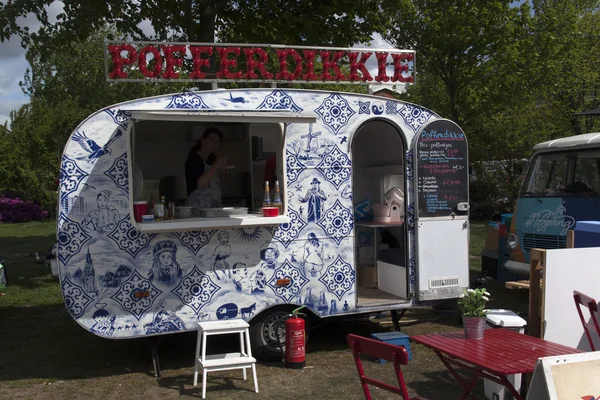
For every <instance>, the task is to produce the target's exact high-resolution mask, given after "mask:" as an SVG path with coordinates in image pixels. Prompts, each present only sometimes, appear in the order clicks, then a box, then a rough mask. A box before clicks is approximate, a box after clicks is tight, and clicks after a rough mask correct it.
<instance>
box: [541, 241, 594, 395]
mask: <svg viewBox="0 0 600 400" xmlns="http://www.w3.org/2000/svg"><path fill="white" fill-rule="evenodd" d="M599 260H600V247H592V248H582V249H561V250H547V251H546V265H545V266H544V305H543V307H544V314H543V315H544V325H542V328H543V329H544V331H543V332H544V335H543V338H544V339H546V340H550V341H552V342H555V343H559V344H562V345H565V346H569V347H573V348H577V349H580V350H583V351H589V350H590V345H589V343H588V340H587V337H586V336H585V332H584V331H583V326H582V324H581V320H580V319H579V315H578V314H577V308H576V307H575V301H574V300H573V290H578V291H580V292H581V293H584V294H586V295H588V296H590V297H592V298H594V299H596V301H600V262H599ZM582 310H583V313H584V316H585V317H589V313H588V311H587V309H586V308H582ZM588 322H590V319H589V318H588ZM592 336H593V337H594V339H595V343H596V348H600V339H598V337H597V336H595V335H593V334H592ZM598 394H600V393H598Z"/></svg>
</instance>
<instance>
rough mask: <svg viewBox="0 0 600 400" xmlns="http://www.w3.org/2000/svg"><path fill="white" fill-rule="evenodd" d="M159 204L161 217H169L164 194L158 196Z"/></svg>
mask: <svg viewBox="0 0 600 400" xmlns="http://www.w3.org/2000/svg"><path fill="white" fill-rule="evenodd" d="M160 204H161V205H162V211H163V219H169V210H168V209H167V200H166V199H165V196H160Z"/></svg>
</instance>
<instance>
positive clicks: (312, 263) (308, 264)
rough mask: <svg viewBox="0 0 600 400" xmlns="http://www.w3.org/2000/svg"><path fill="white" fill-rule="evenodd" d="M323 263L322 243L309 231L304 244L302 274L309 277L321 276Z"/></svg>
mask: <svg viewBox="0 0 600 400" xmlns="http://www.w3.org/2000/svg"><path fill="white" fill-rule="evenodd" d="M323 264H324V263H323V243H321V241H320V240H319V239H318V238H317V235H315V234H314V233H312V232H311V233H309V234H308V240H307V242H306V244H305V245H304V275H305V276H306V277H311V278H315V277H318V276H321V273H322V271H323Z"/></svg>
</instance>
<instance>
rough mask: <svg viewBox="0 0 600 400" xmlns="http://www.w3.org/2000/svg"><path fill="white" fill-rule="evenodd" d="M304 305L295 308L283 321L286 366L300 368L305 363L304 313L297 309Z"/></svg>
mask: <svg viewBox="0 0 600 400" xmlns="http://www.w3.org/2000/svg"><path fill="white" fill-rule="evenodd" d="M304 307H306V306H302V307H299V308H296V309H295V310H294V311H292V315H291V316H290V317H289V318H288V319H287V320H286V321H285V365H286V367H288V368H292V369H300V368H304V366H305V365H306V347H305V341H304V337H305V334H306V333H305V331H304V319H303V318H301V317H299V316H298V315H299V314H301V315H304V314H302V313H299V312H298V311H299V310H300V309H302V308H304Z"/></svg>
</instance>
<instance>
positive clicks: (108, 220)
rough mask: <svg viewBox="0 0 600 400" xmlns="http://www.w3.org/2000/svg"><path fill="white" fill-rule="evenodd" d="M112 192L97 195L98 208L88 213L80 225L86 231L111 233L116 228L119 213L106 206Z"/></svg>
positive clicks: (113, 208)
mask: <svg viewBox="0 0 600 400" xmlns="http://www.w3.org/2000/svg"><path fill="white" fill-rule="evenodd" d="M111 194H112V192H111V191H110V190H103V191H101V192H100V193H98V196H97V198H96V199H97V201H98V208H97V209H96V210H92V211H90V213H89V214H88V215H87V217H85V219H84V220H83V222H82V223H81V225H82V226H83V229H85V230H86V231H88V232H89V231H95V232H100V233H108V232H112V231H113V230H114V229H115V228H116V227H117V221H118V220H119V211H117V209H116V208H115V207H113V206H111V205H109V204H108V201H109V200H110V196H111Z"/></svg>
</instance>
